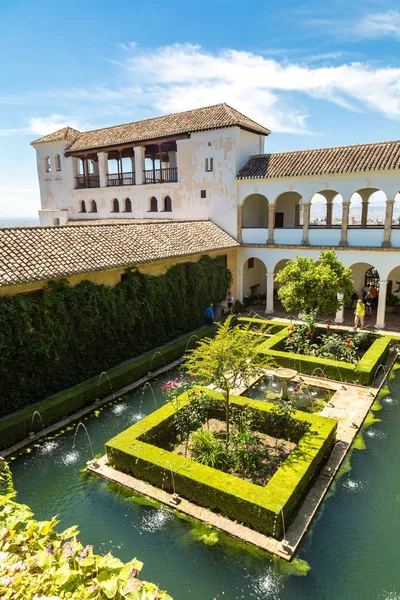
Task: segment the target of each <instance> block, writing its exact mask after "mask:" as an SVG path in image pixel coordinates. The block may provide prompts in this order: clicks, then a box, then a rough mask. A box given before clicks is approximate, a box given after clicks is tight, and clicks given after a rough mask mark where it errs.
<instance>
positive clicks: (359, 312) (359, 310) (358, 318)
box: [354, 300, 365, 327]
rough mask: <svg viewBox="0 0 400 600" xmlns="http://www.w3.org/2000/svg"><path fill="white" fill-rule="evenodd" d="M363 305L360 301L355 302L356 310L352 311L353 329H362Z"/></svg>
mask: <svg viewBox="0 0 400 600" xmlns="http://www.w3.org/2000/svg"><path fill="white" fill-rule="evenodd" d="M364 316H365V304H364V302H363V301H362V300H357V305H356V310H355V311H354V327H358V324H359V323H360V325H361V327H364Z"/></svg>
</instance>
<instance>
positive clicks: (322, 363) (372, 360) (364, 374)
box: [258, 326, 392, 385]
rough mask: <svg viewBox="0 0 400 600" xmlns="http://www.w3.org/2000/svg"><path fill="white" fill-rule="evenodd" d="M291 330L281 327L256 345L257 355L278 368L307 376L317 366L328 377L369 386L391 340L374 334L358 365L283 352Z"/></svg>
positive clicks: (383, 359) (387, 350)
mask: <svg viewBox="0 0 400 600" xmlns="http://www.w3.org/2000/svg"><path fill="white" fill-rule="evenodd" d="M296 327H297V326H296ZM291 331H292V330H290V329H289V327H287V328H285V329H282V331H280V332H278V333H276V334H275V335H274V336H273V337H271V338H268V339H266V340H265V341H264V342H263V343H262V344H260V345H259V346H258V351H259V352H260V354H263V355H264V356H265V359H264V360H266V361H267V360H269V361H274V362H275V363H276V364H278V365H279V366H281V367H289V368H291V369H295V370H296V371H299V372H301V373H304V374H310V375H311V374H313V372H314V371H315V370H316V369H317V370H318V369H321V370H322V371H323V373H324V376H325V377H326V378H328V379H335V380H339V381H347V382H350V383H351V382H353V383H359V384H360V385H370V384H371V383H372V382H373V378H374V375H375V372H376V369H377V367H378V365H379V364H380V363H382V362H384V361H385V358H386V356H387V354H388V352H389V347H390V344H391V341H392V337H390V336H388V335H376V336H375V338H376V339H375V341H374V342H373V344H372V345H371V346H370V347H369V349H368V350H367V351H366V352H365V354H364V355H363V356H362V358H361V360H360V361H359V362H358V364H354V363H352V364H351V363H346V362H343V361H340V360H334V359H331V358H323V357H320V356H313V355H307V354H304V353H296V352H288V351H285V344H286V342H287V340H288V335H289V334H290V333H291ZM372 335H374V334H372ZM361 339H363V338H361ZM365 339H368V338H365ZM317 375H321V372H320V371H319V372H318V373H317Z"/></svg>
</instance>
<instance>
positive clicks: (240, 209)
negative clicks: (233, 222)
mask: <svg viewBox="0 0 400 600" xmlns="http://www.w3.org/2000/svg"><path fill="white" fill-rule="evenodd" d="M242 228H243V204H240V205H239V206H238V207H237V239H238V241H239V242H240V243H242V242H243V235H242Z"/></svg>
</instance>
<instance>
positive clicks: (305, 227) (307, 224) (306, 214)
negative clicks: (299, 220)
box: [301, 202, 311, 246]
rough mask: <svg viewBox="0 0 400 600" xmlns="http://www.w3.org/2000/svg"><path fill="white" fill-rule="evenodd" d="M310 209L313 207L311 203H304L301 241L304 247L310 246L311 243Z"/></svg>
mask: <svg viewBox="0 0 400 600" xmlns="http://www.w3.org/2000/svg"><path fill="white" fill-rule="evenodd" d="M310 209H311V205H310V203H309V202H304V204H303V239H302V240H301V245H302V246H308V245H309V244H310V242H309V241H308V230H309V227H310Z"/></svg>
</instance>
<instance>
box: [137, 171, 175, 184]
mask: <svg viewBox="0 0 400 600" xmlns="http://www.w3.org/2000/svg"><path fill="white" fill-rule="evenodd" d="M143 173H144V183H176V182H177V181H178V167H169V168H167V169H149V170H148V171H144V172H143Z"/></svg>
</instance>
